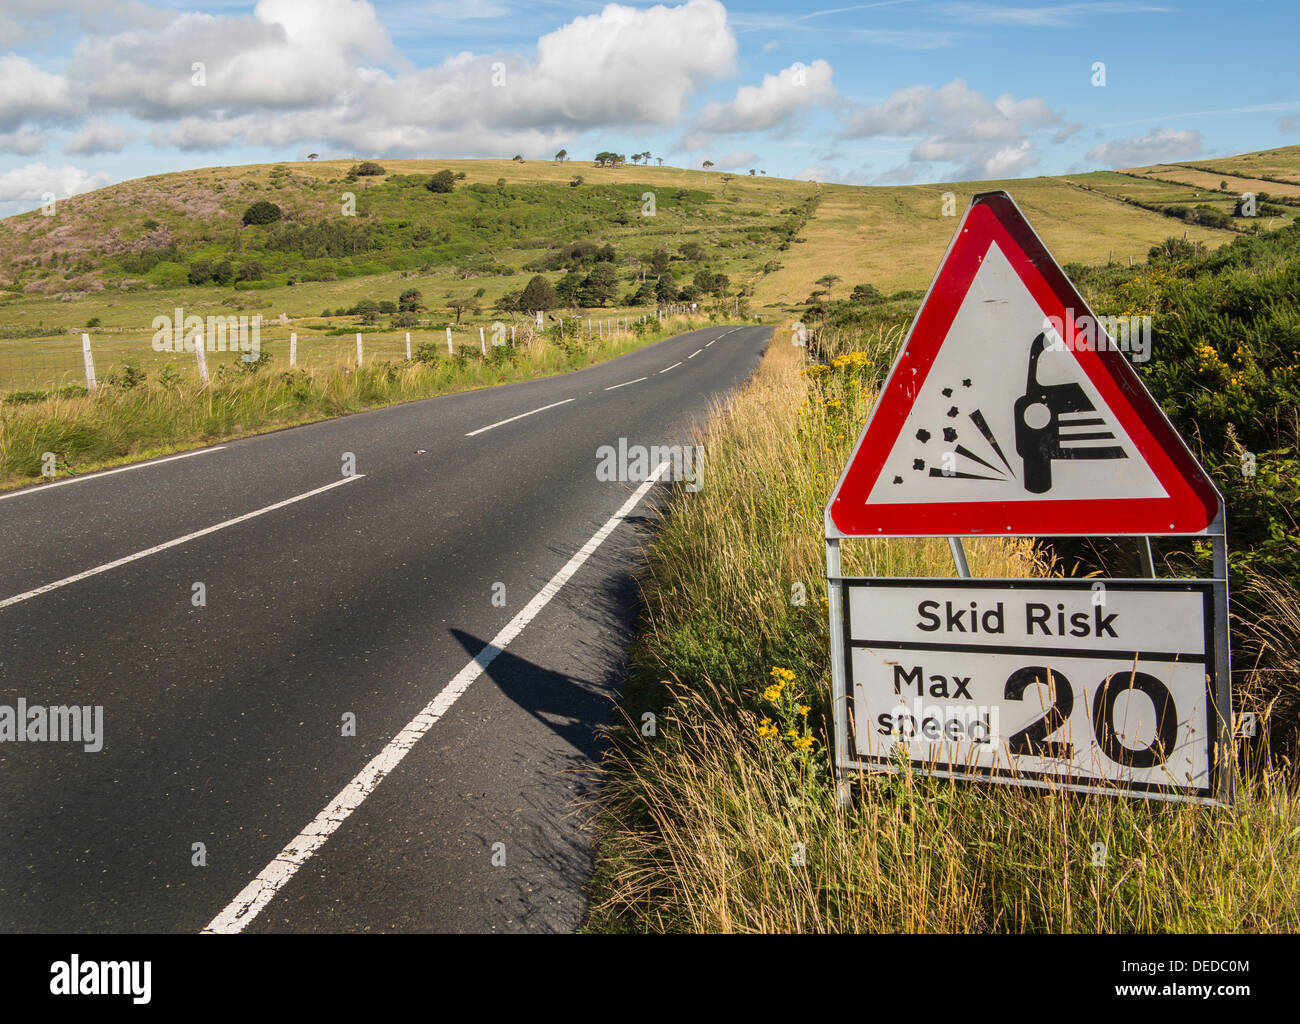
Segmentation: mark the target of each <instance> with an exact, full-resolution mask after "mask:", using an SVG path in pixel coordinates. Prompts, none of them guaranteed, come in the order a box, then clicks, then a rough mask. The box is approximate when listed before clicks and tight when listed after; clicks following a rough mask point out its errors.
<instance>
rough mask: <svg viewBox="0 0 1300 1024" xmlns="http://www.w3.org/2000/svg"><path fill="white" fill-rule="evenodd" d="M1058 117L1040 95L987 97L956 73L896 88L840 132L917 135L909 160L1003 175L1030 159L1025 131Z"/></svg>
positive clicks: (973, 174) (977, 174)
mask: <svg viewBox="0 0 1300 1024" xmlns="http://www.w3.org/2000/svg"><path fill="white" fill-rule="evenodd" d="M1060 119H1061V116H1060V115H1059V114H1058V113H1056V112H1055V111H1053V110H1052V109H1051V107H1049V106H1048V105H1047V103H1046V102H1044V101H1043V100H1042V99H1039V98H1036V97H1032V98H1029V99H1016V98H1015V97H1014V96H1011V95H1010V94H1005V95H1002V96H999V97H998V98H997V99H996V100H989V99H988V98H987V97H986V96H984V94H983V93H980V92H978V91H977V90H975V89H972V88H970V86H968V85H967V84H966V83H965V81H963V80H962V79H960V78H958V79H954V80H953V81H951V82H949V83H948V84H947V85H945V86H943V87H942V88H941V89H934V88H932V87H931V86H928V85H914V86H910V87H908V88H905V89H899V90H898V91H897V92H895V93H894V94H893V95H892V96H890V97H889V98H888V99H887V100H885V101H884V102H883V103H879V104H877V105H875V106H873V107H867V108H865V109H862V110H859V111H857V112H856V113H854V114H853V115H851V116H850V117H849V118H848V121H847V123H846V125H845V130H844V133H843V134H844V136H845V137H846V138H868V137H893V138H912V137H916V136H920V139H919V141H917V143H916V144H915V146H914V147H913V149H912V152H911V154H910V160H911V161H912V162H913V163H945V164H951V165H954V167H955V169H956V174H957V176H958V177H962V178H1001V177H1010V176H1013V175H1016V174H1019V173H1020V172H1021V171H1023V170H1024V169H1025V168H1026V167H1028V166H1030V165H1031V164H1033V163H1034V153H1033V145H1032V143H1031V142H1030V141H1029V139H1028V137H1027V133H1028V132H1030V131H1033V130H1035V129H1038V128H1043V127H1045V126H1047V125H1051V124H1056V123H1057V122H1059V121H1060ZM886 173H887V174H889V175H892V176H894V178H895V180H903V177H904V175H903V172H902V171H901V170H900V169H899V168H895V169H894V170H893V171H889V172H886ZM918 173H920V172H918Z"/></svg>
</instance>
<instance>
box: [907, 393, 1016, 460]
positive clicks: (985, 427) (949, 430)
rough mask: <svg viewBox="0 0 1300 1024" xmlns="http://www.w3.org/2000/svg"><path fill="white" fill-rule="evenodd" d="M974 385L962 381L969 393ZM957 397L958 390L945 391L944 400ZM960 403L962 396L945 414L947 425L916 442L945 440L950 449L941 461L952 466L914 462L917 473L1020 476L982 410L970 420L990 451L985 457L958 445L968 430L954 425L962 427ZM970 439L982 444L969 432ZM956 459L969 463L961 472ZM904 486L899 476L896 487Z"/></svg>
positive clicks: (920, 435)
mask: <svg viewBox="0 0 1300 1024" xmlns="http://www.w3.org/2000/svg"><path fill="white" fill-rule="evenodd" d="M973 385H974V382H973V381H972V380H971V379H970V378H969V377H966V378H964V379H963V380H962V381H961V387H962V389H967V390H968V389H970V388H971V387H973ZM956 393H957V388H956V387H946V388H944V389H943V397H944V398H948V399H952V398H953V396H954V395H955V394H956ZM960 402H961V398H960V396H958V399H957V401H956V402H954V404H952V405H951V406H949V407H948V408H947V409H946V410H945V413H944V419H945V421H946V422H944V423H943V424H936V425H935V430H934V431H930V430H926V429H925V428H924V427H922V428H920V429H919V430H917V432H916V439H917V440H918V441H919V442H921V444H922V445H928V444H929V442H930V441H931V440H936V435H938V437H940V438H942V440H943V444H944V445H945V446H946V447H945V448H944V450H943V452H942V454H941V459H942V460H944V461H945V462H947V463H948V465H945V466H944V468H939V467H937V466H930V465H928V464H927V461H926V460H925V459H913V460H912V469H913V471H914V472H918V473H927V474H928V475H929V476H932V477H940V478H943V479H947V480H1006V479H1014V478H1015V475H1016V474H1015V470H1013V469H1012V468H1011V463H1010V462H1009V461H1008V460H1007V457H1006V455H1005V454H1003V451H1002V446H1001V445H1000V444H998V441H997V438H996V437H995V436H994V434H993V431H992V429H991V428H990V427H989V424H988V421H987V420H986V419H985V418H984V414H983V413H982V412H980V410H979V409H975V410H972V411H971V412H970V413H968V414H967V416H966V419H968V420H969V421H970V422H971V423H972V424H973V425H974V426H975V429H976V430H977V431H978V432H979V436H980V437H982V438H983V439H984V442H985V443H986V444H987V445H988V449H989V450H988V451H986V452H985V454H984V455H983V456H981V455H978V454H976V453H975V452H974V451H972V450H971V448H970V447H968V445H967V444H964V443H958V439H959V438H960V437H961V436H962V435H961V431H962V430H963V429H966V428H965V427H959V426H954V425H953V424H954V423H960V420H961V414H962V410H961V406H960ZM966 438H967V441H968V442H969V443H970V444H974V445H976V446H978V444H979V442H978V440H976V439H975V437H974V435H973V434H971V433H970V431H969V430H967V434H966ZM936 444H937V442H936ZM956 456H960V457H961V458H963V459H965V460H967V462H966V464H964V466H963V468H957V464H956ZM998 462H1001V465H998ZM972 463H973V465H972ZM902 482H903V478H902V477H901V476H895V477H894V479H893V483H894V484H896V485H897V484H901V483H902Z"/></svg>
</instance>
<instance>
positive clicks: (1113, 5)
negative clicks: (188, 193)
mask: <svg viewBox="0 0 1300 1024" xmlns="http://www.w3.org/2000/svg"><path fill="white" fill-rule="evenodd" d="M1298 26H1300V18H1298V17H1297V12H1296V8H1295V5H1294V3H1292V2H1290V0H1238V2H1237V3H1235V4H1231V5H1225V4H1223V3H1210V2H1203V0H1197V2H1181V3H1180V2H1161V0H1149V2H1147V0H1092V2H1088V0H1083V2H1057V3H1026V2H1013V0H1006V2H988V3H986V2H982V0H874V2H866V3H846V2H839V3H837V2H835V0H830V2H827V3H825V4H822V5H818V4H815V3H814V4H805V5H795V4H792V3H779V2H772V0H734V2H730V3H725V2H721V0H683V2H680V3H666V4H644V3H625V4H608V5H605V4H597V3H570V2H557V0H530V2H526V3H524V2H517V0H432V2H430V0H421V2H416V0H391V2H384V0H377V2H375V3H373V4H371V3H367V2H365V0H256V2H234V0H215V2H200V3H192V4H191V3H179V2H152V3H151V2H145V0H0V213H11V212H15V211H17V210H20V209H30V208H32V207H34V206H36V205H38V204H39V203H40V201H41V199H42V196H43V195H44V194H46V193H49V192H53V193H55V194H56V195H58V196H60V197H62V196H64V195H67V194H69V193H72V192H79V191H84V190H86V189H87V188H92V187H96V186H98V185H102V184H105V183H108V182H113V181H120V180H124V179H127V178H131V177H136V176H139V175H144V174H151V173H157V172H160V171H167V170H175V169H181V168H187V167H200V166H210V165H219V164H236V163H249V162H265V161H280V160H296V159H303V158H304V157H305V156H306V155H307V154H308V153H311V152H314V153H319V154H320V155H321V156H326V157H334V156H341V157H351V156H389V157H398V156H421V157H460V156H498V157H509V156H513V155H514V154H515V153H521V154H522V155H524V156H525V157H527V158H530V159H545V158H549V157H551V156H552V154H554V153H555V152H556V150H558V149H559V148H561V147H563V148H565V149H567V150H568V151H569V153H570V154H571V156H573V157H575V158H584V159H585V158H589V157H590V155H591V154H593V153H595V152H596V151H597V150H601V149H612V150H615V151H617V152H622V153H627V154H629V155H630V154H632V153H639V152H643V151H649V152H651V153H652V154H653V155H654V156H655V157H656V158H660V157H661V158H663V159H664V161H665V163H668V164H671V165H675V166H699V165H700V164H701V163H702V162H703V161H704V160H706V159H707V160H711V161H712V162H713V163H714V165H715V166H717V167H719V168H725V169H732V170H739V171H742V172H743V171H747V170H748V169H749V168H751V167H752V168H755V169H759V170H764V171H766V172H767V173H768V174H771V175H780V176H785V177H805V178H806V177H815V178H817V179H820V180H827V181H842V182H850V183H855V184H878V183H889V182H912V181H950V180H961V179H970V178H980V177H1019V176H1026V175H1035V174H1058V173H1062V172H1070V171H1079V170H1092V169H1101V168H1108V167H1123V166H1133V165H1138V164H1144V163H1152V162H1159V161H1172V160H1195V159H1197V158H1210V157H1214V156H1221V155H1228V154H1232V153H1238V152H1245V151H1251V150H1257V149H1264V148H1268V147H1273V146H1281V145H1289V144H1300V75H1297V73H1296V71H1295V70H1294V68H1295V63H1296V38H1297V37H1296V31H1295V30H1296V28H1297V27H1298ZM1101 65H1104V68H1102V67H1101ZM1103 75H1104V84H1101V82H1102V80H1103Z"/></svg>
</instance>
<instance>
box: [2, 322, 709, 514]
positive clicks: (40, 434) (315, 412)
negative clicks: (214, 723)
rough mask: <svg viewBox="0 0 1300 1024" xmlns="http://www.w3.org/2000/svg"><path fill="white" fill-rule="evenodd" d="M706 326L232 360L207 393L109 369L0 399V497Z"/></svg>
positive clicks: (542, 371) (567, 363) (587, 361)
mask: <svg viewBox="0 0 1300 1024" xmlns="http://www.w3.org/2000/svg"><path fill="white" fill-rule="evenodd" d="M710 322H711V321H710V320H709V319H708V318H707V317H695V318H689V317H680V318H671V319H669V318H666V319H665V320H664V321H663V322H662V323H654V324H653V325H650V324H648V325H647V329H646V330H644V331H643V332H642V333H639V334H638V333H632V332H629V333H627V334H625V335H621V336H618V337H616V338H615V339H614V340H613V341H607V342H594V343H588V342H587V341H586V340H585V339H579V338H572V337H570V338H564V339H558V340H557V339H554V338H551V337H544V336H534V335H533V334H532V333H531V331H529V332H527V334H523V333H521V335H520V343H519V345H518V347H517V348H508V347H507V348H494V349H490V350H489V353H488V356H487V357H486V358H484V357H482V356H481V355H480V353H479V352H478V351H475V350H473V349H467V348H462V349H460V350H459V351H458V352H457V353H456V355H455V356H454V357H447V356H444V355H443V354H442V353H441V352H440V351H437V349H438V346H436V345H435V346H430V347H429V349H427V350H425V351H424V353H423V355H424V358H423V360H421V359H417V360H415V361H412V362H410V363H406V362H390V361H377V362H374V363H369V364H367V365H365V366H363V367H361V368H360V369H357V368H356V367H350V366H346V365H336V366H334V367H331V368H328V369H315V368H298V369H295V370H292V371H286V372H275V371H272V370H270V369H257V370H251V371H250V370H247V369H245V368H244V365H245V364H241V363H240V362H239V361H238V357H237V356H236V357H235V358H234V361H233V362H232V363H230V364H228V365H225V366H222V367H220V368H219V369H216V372H215V373H214V376H213V379H212V383H211V384H209V385H207V386H202V385H199V384H198V383H197V382H195V383H190V382H188V381H186V380H185V379H183V378H182V377H180V376H179V375H178V374H171V375H169V374H168V373H167V372H166V371H164V372H163V373H161V374H159V375H157V376H156V377H154V378H144V379H141V377H142V375H140V376H137V375H133V374H126V375H122V374H119V375H116V376H115V377H114V378H113V379H111V380H108V381H106V382H105V383H104V384H103V385H102V386H101V387H100V389H99V391H97V392H96V394H95V395H94V396H86V395H84V393H83V394H82V395H81V396H76V395H72V396H60V395H58V394H55V395H52V396H50V397H45V398H41V399H40V400H38V401H33V402H29V403H21V404H19V403H16V402H13V401H9V402H4V403H0V490H5V489H11V488H13V487H17V486H21V485H24V484H29V483H34V482H36V481H39V480H42V479H55V478H59V477H66V476H76V475H78V474H81V473H86V472H90V471H93V470H96V469H103V468H105V467H107V466H112V465H118V464H121V463H125V462H132V461H136V460H139V459H144V458H152V457H155V456H158V455H163V454H166V453H169V452H174V451H179V450H183V449H187V448H196V447H200V446H202V445H206V444H214V443H216V442H219V441H228V440H231V439H233V438H238V437H247V436H249V435H252V434H258V433H265V432H266V431H270V430H277V429H280V428H282V427H287V426H297V425H300V424H303V423H311V422H315V421H317V420H322V419H328V418H330V417H333V416H343V415H346V414H348V413H352V412H359V411H361V410H363V409H373V408H377V407H380V406H385V405H392V404H395V403H398V402H407V401H412V400H415V399H420V398H430V397H434V396H436V395H444V394H450V393H452V392H457V391H468V390H472V389H474V388H480V387H490V386H492V385H495V384H505V383H510V382H513V381H521V380H531V379H534V378H538V377H546V376H551V375H554V374H559V373H568V372H569V371H571V370H578V369H581V368H582V367H584V366H591V365H593V364H595V363H599V362H603V361H605V360H607V359H613V358H615V357H617V356H620V355H624V354H626V353H628V352H631V351H633V350H635V349H637V348H642V347H644V346H646V345H649V344H652V343H654V342H656V341H661V340H663V339H664V338H668V337H671V336H672V335H674V334H678V333H681V332H683V331H688V330H694V329H696V328H699V327H702V326H707V325H708V324H709V323H710ZM82 391H83V392H84V389H82ZM51 455H52V456H53V459H51V458H50V456H51ZM47 467H48V468H47Z"/></svg>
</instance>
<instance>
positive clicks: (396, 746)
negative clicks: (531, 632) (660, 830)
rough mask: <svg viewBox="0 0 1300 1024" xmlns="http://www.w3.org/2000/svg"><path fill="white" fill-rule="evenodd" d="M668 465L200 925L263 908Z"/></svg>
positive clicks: (229, 925)
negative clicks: (282, 847)
mask: <svg viewBox="0 0 1300 1024" xmlns="http://www.w3.org/2000/svg"><path fill="white" fill-rule="evenodd" d="M669 465H670V463H668V462H661V463H659V466H658V468H657V469H655V471H654V472H653V473H652V474H651V475H650V478H649V479H648V480H646V481H645V482H644V483H643V484H641V486H640V487H638V488H637V489H636V490H635V491H634V492H633V493H632V496H631V497H630V498H628V499H627V501H625V502H624V503H623V506H622V508H620V509H619V510H618V511H617V512H615V513H614V514H613V515H612V516H611V517H610V518H609V519H608V520H606V522H605V524H604V525H603V526H602V527H601V528H600V529H599V530H597V531H596V532H595V533H594V534H592V536H591V539H590V540H589V541H587V543H586V544H584V545H583V546H582V548H581V549H579V551H578V552H577V554H575V555H574V556H573V557H572V558H570V559H569V561H568V562H566V563H565V565H564V567H563V568H562V569H560V571H559V572H557V573H556V574H555V575H554V576H552V577H551V578H550V580H548V581H547V583H546V585H545V586H544V587H542V589H541V590H539V591H538V592H537V595H536V596H535V597H534V598H533V599H532V600H531V601H529V602H528V604H526V605H525V606H524V607H523V608H522V609H521V610H520V611H519V613H518V614H517V615H516V616H515V617H514V618H513V619H511V620H510V621H509V622H508V623H507V624H506V625H505V627H504V628H503V629H502V630H501V632H499V633H497V635H496V636H494V637H493V638H492V639H491V641H489V643H488V644H487V646H485V647H484V648H483V650H481V651H479V653H478V655H477V657H475V658H474V659H473V660H472V661H471V662H469V664H467V665H466V666H465V667H464V668H463V669H461V670H460V671H459V672H457V673H456V675H455V676H454V677H452V679H451V681H450V682H449V683H447V685H446V686H444V687H443V688H442V690H441V691H439V693H438V695H437V696H436V697H434V698H433V700H431V701H429V703H428V704H426V705H425V706H424V708H423V709H421V711H420V712H419V713H418V714H417V715H416V716H415V717H414V718H412V719H411V720H410V721H409V722H408V723H407V724H406V725H405V727H403V729H402V730H401V731H400V732H399V733H398V734H397V735H396V736H394V737H393V738H392V739H391V740H389V742H388V745H387V746H385V747H384V749H383V750H381V751H380V752H379V753H378V754H376V755H375V756H374V757H373V758H372V759H371V760H370V762H369V763H368V764H367V765H366V766H365V767H364V768H362V769H361V771H360V772H358V773H357V774H356V776H354V777H353V779H352V781H351V782H349V783H348V784H347V785H346V786H344V787H343V788H342V789H341V790H339V792H338V795H337V796H335V797H334V799H333V800H331V801H330V802H329V804H328V805H326V807H325V809H324V810H323V811H321V812H320V814H318V815H316V817H315V818H313V819H312V821H311V822H310V823H309V824H308V825H307V827H306V828H304V829H303V830H302V831H301V832H300V833H299V834H298V835H297V836H295V837H294V838H293V839H291V840H290V841H289V843H288V844H287V845H286V846H285V848H284V849H283V850H281V851H280V852H279V853H278V854H277V855H276V856H275V857H274V858H273V859H272V860H271V863H269V864H268V865H267V866H266V867H264V868H263V869H262V871H261V872H260V873H259V874H258V876H257V877H256V878H254V879H253V880H252V881H251V882H249V883H248V884H247V885H246V886H244V888H243V889H242V890H241V891H240V893H239V895H238V896H236V897H235V898H234V899H233V900H231V901H230V903H229V904H228V905H227V906H226V908H225V909H224V910H222V911H221V913H219V914H218V915H217V916H216V917H214V918H213V919H212V921H211V922H210V923H209V924H208V926H207V927H206V928H204V929H203V931H204V933H209V934H234V933H236V932H240V931H243V930H244V928H245V927H247V926H248V924H249V923H250V922H251V921H252V920H253V918H255V917H257V915H258V914H260V913H261V912H262V910H263V909H264V908H265V907H266V905H267V904H268V903H270V902H271V900H272V899H273V898H274V897H275V894H276V893H277V892H279V891H280V889H281V888H282V887H283V886H284V885H285V883H286V882H288V881H289V879H291V878H293V876H294V875H295V874H296V873H297V871H298V869H299V868H300V867H302V866H303V865H304V864H305V863H306V862H307V861H308V860H309V859H310V858H311V856H312V855H313V854H314V853H315V852H316V851H317V850H319V849H320V848H321V847H322V846H324V845H325V841H326V840H327V839H329V837H330V836H331V835H332V834H333V833H334V831H335V830H336V829H337V828H338V827H339V826H340V825H342V824H343V822H345V821H346V820H347V819H348V816H349V815H351V814H352V812H353V811H355V810H356V809H357V808H358V807H360V806H361V804H362V802H363V801H364V800H365V799H366V797H368V796H369V795H370V794H371V793H373V792H374V791H375V789H376V787H378V786H379V784H380V783H381V782H383V781H384V778H385V777H386V776H387V775H388V774H389V773H390V772H391V771H392V770H393V769H394V768H396V767H397V766H398V765H399V764H400V763H401V762H402V759H403V758H404V757H406V755H407V754H408V753H410V751H411V749H412V748H413V747H414V746H415V745H416V743H418V742H419V741H420V739H421V738H422V737H423V736H424V735H425V733H427V732H428V731H429V730H430V729H432V728H433V726H434V725H435V724H437V722H438V720H439V719H441V718H442V717H443V716H444V715H445V714H446V713H447V712H448V711H450V710H451V707H452V705H453V704H455V703H456V701H457V700H458V699H459V698H460V696H461V695H462V694H463V693H464V692H465V691H466V690H468V689H469V687H470V684H471V683H473V682H474V680H475V679H477V678H478V677H479V676H480V675H482V674H483V670H484V669H486V668H487V667H488V666H489V665H490V664H492V662H493V660H494V659H495V658H496V656H497V655H498V654H500V653H501V652H502V651H504V650H505V649H506V648H507V647H508V646H509V645H510V642H511V641H512V640H514V639H515V637H517V636H518V635H519V634H520V633H522V632H523V631H524V628H525V627H526V626H527V625H528V624H529V623H530V622H532V621H533V619H534V618H536V617H537V615H538V613H539V612H540V611H541V610H542V609H543V608H545V607H546V606H547V604H549V603H550V600H551V598H553V597H554V596H555V595H556V594H558V593H559V592H560V590H561V588H563V586H564V585H565V584H566V583H567V582H568V581H569V579H570V577H572V576H573V574H574V573H576V572H577V571H578V570H579V569H580V568H582V566H583V563H585V562H586V561H587V559H588V558H590V557H591V556H592V554H593V553H594V552H595V551H596V549H597V548H598V547H600V545H601V544H603V543H604V542H605V538H607V537H608V536H609V535H610V534H611V533H613V532H614V528H615V527H616V526H618V524H619V523H621V522H622V521H623V520H624V519H626V518H627V516H628V515H629V514H630V513H631V511H632V510H633V509H634V508H636V506H637V504H638V503H639V502H640V501H641V499H642V498H643V497H645V495H646V492H647V491H649V490H650V488H651V487H653V486H654V485H655V483H656V482H657V481H658V480H659V478H660V477H661V476H663V474H664V471H665V470H667V469H668V467H669Z"/></svg>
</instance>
